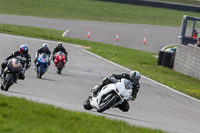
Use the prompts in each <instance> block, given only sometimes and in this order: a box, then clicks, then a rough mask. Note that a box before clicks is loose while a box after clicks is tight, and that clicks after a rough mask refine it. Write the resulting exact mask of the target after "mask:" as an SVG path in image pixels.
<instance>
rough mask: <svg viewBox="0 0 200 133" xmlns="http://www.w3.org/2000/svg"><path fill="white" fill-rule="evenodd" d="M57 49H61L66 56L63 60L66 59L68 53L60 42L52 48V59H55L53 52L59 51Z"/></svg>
mask: <svg viewBox="0 0 200 133" xmlns="http://www.w3.org/2000/svg"><path fill="white" fill-rule="evenodd" d="M59 51H61V52H63V53H64V54H65V57H66V58H65V60H66V61H67V55H68V53H67V51H66V49H65V48H64V47H63V44H62V42H58V44H57V46H56V47H55V48H54V50H53V53H52V56H53V61H54V60H55V54H56V53H57V52H59Z"/></svg>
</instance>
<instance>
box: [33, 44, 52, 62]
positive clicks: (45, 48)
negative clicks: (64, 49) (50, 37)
mask: <svg viewBox="0 0 200 133" xmlns="http://www.w3.org/2000/svg"><path fill="white" fill-rule="evenodd" d="M42 53H45V54H47V55H48V56H49V59H51V51H50V50H49V45H48V44H47V43H44V44H43V45H42V47H41V48H40V49H38V51H37V52H36V54H35V60H34V63H35V66H36V61H37V59H38V57H39V55H40V54H42ZM50 62H51V61H49V64H48V65H49V66H50Z"/></svg>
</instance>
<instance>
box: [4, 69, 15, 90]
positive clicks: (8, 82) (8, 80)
mask: <svg viewBox="0 0 200 133" xmlns="http://www.w3.org/2000/svg"><path fill="white" fill-rule="evenodd" d="M13 81H14V75H13V73H9V74H8V76H7V78H6V81H5V86H4V90H5V91H8V89H9V88H10V86H11V85H12V84H13Z"/></svg>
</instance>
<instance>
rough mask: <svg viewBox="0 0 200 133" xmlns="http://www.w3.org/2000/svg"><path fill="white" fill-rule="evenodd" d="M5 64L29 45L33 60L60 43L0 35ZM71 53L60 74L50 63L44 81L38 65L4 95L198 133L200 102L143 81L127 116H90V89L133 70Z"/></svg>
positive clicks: (70, 49) (80, 52)
mask: <svg viewBox="0 0 200 133" xmlns="http://www.w3.org/2000/svg"><path fill="white" fill-rule="evenodd" d="M0 40H1V41H0V62H2V61H3V60H4V59H5V57H7V56H8V55H9V54H10V53H11V52H13V51H15V50H17V49H19V46H20V45H21V44H23V43H25V44H28V46H29V48H30V55H31V56H32V63H33V58H34V54H35V52H36V50H37V49H38V48H39V47H41V46H42V44H43V43H44V42H47V43H48V44H49V46H50V49H51V50H52V49H53V48H54V46H55V45H56V42H53V41H45V40H41V39H34V38H26V37H20V36H13V35H7V34H0ZM64 45H65V47H66V48H67V50H68V52H69V61H68V62H67V65H66V67H65V68H64V70H63V71H62V74H61V75H58V74H57V73H56V68H55V66H54V64H53V63H51V66H50V69H49V70H48V71H47V73H46V74H45V75H43V77H42V79H38V78H37V77H36V72H35V71H34V69H33V65H32V66H31V67H30V69H29V70H28V71H27V72H26V79H25V80H24V81H20V80H19V81H18V83H17V84H15V85H13V86H11V88H10V89H9V91H8V92H5V91H0V93H1V94H5V95H9V96H19V97H25V98H27V99H29V100H32V101H37V102H42V103H47V104H53V105H55V106H57V107H63V108H64V109H70V110H77V111H82V112H88V113H92V114H95V115H103V116H106V117H108V118H114V119H120V120H124V121H127V122H128V123H130V124H133V125H137V126H144V127H150V128H156V129H162V130H164V131H168V132H175V133H199V131H200V115H199V110H200V102H199V101H198V100H194V99H191V98H189V97H186V96H184V95H181V94H179V93H176V92H174V91H172V90H170V89H169V88H167V87H164V86H163V85H161V84H159V83H156V82H154V81H152V80H149V79H147V78H145V77H144V76H142V78H141V82H140V83H141V89H140V91H139V93H138V98H137V99H136V100H135V101H134V102H130V106H131V108H130V110H129V112H127V113H123V112H121V111H120V110H119V109H116V108H115V109H110V110H108V111H105V112H104V113H102V114H100V113H97V112H96V111H95V110H91V111H86V110H84V108H83V106H82V105H83V102H84V101H85V100H86V98H87V97H88V96H89V94H90V90H91V88H92V87H93V86H95V85H96V84H99V83H100V82H101V80H102V79H103V78H104V76H108V75H110V74H112V73H121V72H129V70H128V69H126V68H123V67H120V66H118V65H115V64H113V63H111V62H109V61H107V60H105V59H102V58H99V57H98V56H95V55H93V54H91V53H89V52H86V51H85V50H84V49H83V48H81V47H79V46H77V45H73V44H64Z"/></svg>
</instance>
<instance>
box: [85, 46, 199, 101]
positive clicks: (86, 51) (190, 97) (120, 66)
mask: <svg viewBox="0 0 200 133" xmlns="http://www.w3.org/2000/svg"><path fill="white" fill-rule="evenodd" d="M82 50H83V51H85V52H86V53H89V54H91V55H94V56H96V57H98V58H100V59H103V60H105V61H108V62H110V63H111V64H113V65H116V66H118V67H121V68H123V69H125V70H128V71H131V70H130V69H128V68H126V67H123V66H121V65H119V64H116V63H114V62H112V61H110V60H107V59H105V58H103V57H101V56H99V55H96V54H94V53H92V52H90V51H87V50H85V49H82ZM142 77H143V78H146V79H147V80H150V81H152V82H154V83H156V84H158V85H161V86H163V87H165V88H167V89H169V90H171V91H173V92H176V93H178V94H180V95H183V96H185V97H188V98H190V99H192V100H194V101H196V102H199V103H200V100H198V99H196V98H193V97H191V96H188V95H186V94H184V93H182V92H179V91H177V90H174V89H173V88H170V87H168V86H166V85H164V84H161V83H159V82H157V81H155V80H153V79H150V78H148V77H146V76H143V75H142Z"/></svg>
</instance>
